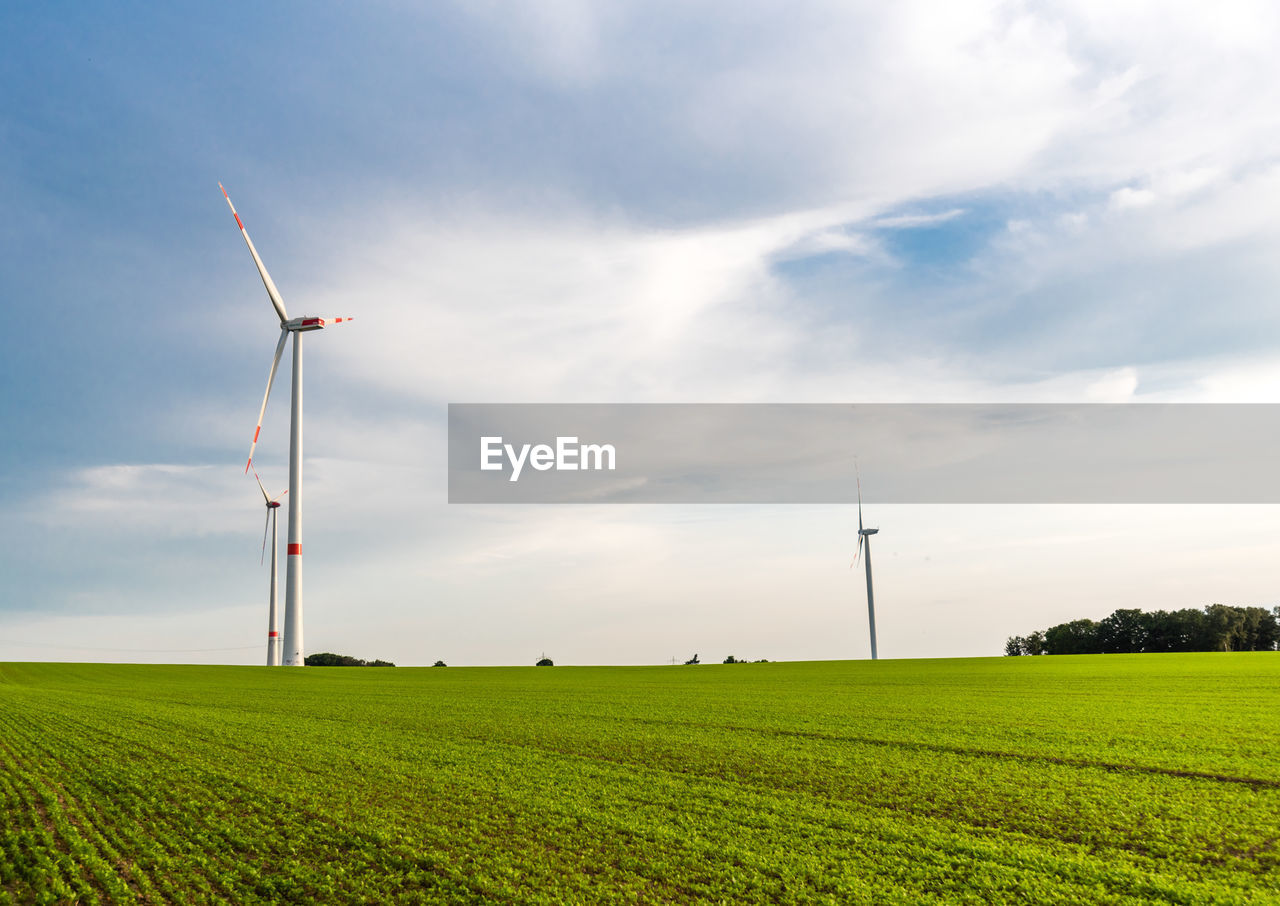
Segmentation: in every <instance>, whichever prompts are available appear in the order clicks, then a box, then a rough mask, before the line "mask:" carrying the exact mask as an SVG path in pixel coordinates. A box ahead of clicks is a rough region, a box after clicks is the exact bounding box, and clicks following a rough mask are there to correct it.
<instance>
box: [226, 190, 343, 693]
mask: <svg viewBox="0 0 1280 906" xmlns="http://www.w3.org/2000/svg"><path fill="white" fill-rule="evenodd" d="M218 188H219V189H222V197H223V198H225V199H226V200H227V207H229V208H231V216H233V217H235V219H236V226H238V227H240V235H241V236H243V237H244V242H245V245H247V246H249V254H250V255H252V256H253V263H254V264H255V265H257V267H258V276H260V277H261V278H262V285H263V286H265V287H266V289H267V296H268V297H269V298H270V299H271V304H272V306H274V308H275V310H276V315H277V316H279V318H280V342H278V343H276V354H275V358H273V359H272V360H271V371H270V373H269V374H268V375H267V392H266V393H264V394H263V396H262V408H261V409H260V410H258V426H257V427H256V428H254V429H253V442H252V443H251V444H250V445H249V461H248V462H247V463H245V467H244V470H245V472H246V473H247V472H248V471H249V468H250V466H252V465H253V451H254V448H255V447H257V445H258V434H259V432H261V431H262V417H263V415H264V414H266V411H267V400H268V399H270V398H271V384H272V383H273V382H274V381H275V379H276V368H278V367H279V365H280V354H281V353H282V352H284V342H285V340H287V339H288V338H289V334H293V401H292V405H291V407H290V414H289V547H288V549H287V552H286V553H287V556H286V558H285V580H284V650H283V656H284V657H283V662H284V666H286V667H301V666H303V664H304V663H305V661H304V656H303V647H302V335H303V334H304V333H306V332H307V331H309V330H322V329H323V328H324V327H325V326H326V325H328V324H341V323H342V322H343V321H350V320H351V318H316V317H306V318H292V319H290V317H289V315H288V313H286V312H285V308H284V300H283V299H282V298H280V291H279V290H278V289H276V285H275V283H274V282H272V280H271V275H270V274H268V273H267V268H266V265H264V264H263V263H262V259H261V258H259V257H258V250H257V249H255V248H254V247H253V240H252V239H250V238H249V231H248V230H246V229H245V228H244V224H243V223H242V222H241V221H240V215H239V214H237V213H236V206H235V205H233V204H232V203H231V196H230V195H228V194H227V190H226V189H225V188H223V186H222V183H218Z"/></svg>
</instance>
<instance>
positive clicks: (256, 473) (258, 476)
mask: <svg viewBox="0 0 1280 906" xmlns="http://www.w3.org/2000/svg"><path fill="white" fill-rule="evenodd" d="M249 461H250V462H252V461H253V460H252V459H250V460H249ZM253 477H254V478H255V479H257V481H258V490H259V491H261V492H262V499H263V500H264V501H266V502H267V503H270V502H271V498H270V497H268V496H267V489H266V488H264V487H263V486H262V476H261V475H259V474H258V470H257V469H254V470H253Z"/></svg>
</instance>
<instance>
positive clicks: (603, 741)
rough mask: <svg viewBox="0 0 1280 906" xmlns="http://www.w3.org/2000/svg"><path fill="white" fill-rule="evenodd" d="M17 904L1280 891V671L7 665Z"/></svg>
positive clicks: (1, 898) (1028, 665)
mask: <svg viewBox="0 0 1280 906" xmlns="http://www.w3.org/2000/svg"><path fill="white" fill-rule="evenodd" d="M0 800H2V801H3V819H4V820H3V822H2V823H0V902H4V903H9V902H18V903H28V902H49V903H51V902H77V901H78V902H84V903H92V902H149V903H184V902H296V903H312V902H367V903H383V902H397V901H398V902H406V903H416V902H424V901H439V902H475V903H481V902H486V903H487V902H546V903H562V902H569V903H583V902H586V903H591V902H608V901H617V902H634V903H641V902H643V903H650V902H681V903H683V902H694V901H709V902H744V901H767V902H832V903H863V902H865V903H892V902H900V903H921V902H963V903H997V902H1027V903H1052V902H1061V903H1081V902H1097V903H1137V902H1169V903H1277V902H1280V842H1278V839H1277V838H1278V837H1280V654H1275V653H1258V654H1190V655H1098V656H1084V657H1053V658H1049V657H1040V658H1025V657H1024V658H991V659H971V660H934V661H880V662H878V663H871V662H866V661H861V662H831V663H794V664H746V665H702V666H696V667H670V666H663V667H580V668H574V667H554V668H543V669H538V668H533V667H528V668H469V669H468V668H457V667H449V668H443V669H439V668H437V669H432V668H422V669H405V668H396V669H390V668H387V669H370V668H345V669H344V668H324V669H317V668H308V669H303V670H290V669H274V670H270V669H267V668H264V667H178V666H118V665H80V664H0Z"/></svg>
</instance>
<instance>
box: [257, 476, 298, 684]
mask: <svg viewBox="0 0 1280 906" xmlns="http://www.w3.org/2000/svg"><path fill="white" fill-rule="evenodd" d="M253 477H254V478H256V479H257V480H258V489H259V490H260V491H262V499H263V501H265V502H266V504H267V524H266V525H264V526H263V527H262V553H263V556H266V553H267V532H268V531H270V532H271V605H270V607H269V608H268V610H267V666H268V667H279V666H280V633H279V632H278V631H277V630H278V629H279V621H278V620H277V619H276V587H277V586H278V585H279V583H278V582H277V581H276V554H277V552H278V551H279V550H280V538H279V536H278V535H277V534H276V510H278V509H280V498H281V497H283V496H284V495H285V494H288V493H289V491H288V490H287V489H286V490H284V491H281V492H280V493H279V494H277V495H276V496H275V497H272V496H271V495H269V494H268V493H267V489H266V488H264V487H263V486H262V479H261V478H260V477H259V476H258V470H257V469H254V470H253ZM258 562H259V563H261V562H262V561H261V560H259V561H258Z"/></svg>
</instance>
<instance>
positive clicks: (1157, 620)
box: [1004, 604, 1280, 656]
mask: <svg viewBox="0 0 1280 906" xmlns="http://www.w3.org/2000/svg"><path fill="white" fill-rule="evenodd" d="M1278 643H1280V607H1274V608H1272V609H1271V610H1267V609H1266V608H1264V607H1233V606H1231V605H1229V604H1210V605H1208V606H1207V607H1205V608H1204V609H1203V610H1195V609H1194V608H1187V609H1185V610H1172V611H1171V610H1157V611H1155V612H1153V613H1145V612H1143V611H1141V610H1137V609H1131V610H1125V609H1121V610H1117V611H1116V612H1115V613H1113V614H1111V616H1109V617H1107V618H1106V619H1103V620H1099V621H1094V620H1072V621H1071V622H1070V623H1059V624H1058V625H1057V626H1051V627H1049V628H1048V629H1046V630H1044V631H1043V632H1040V631H1036V632H1033V633H1031V634H1030V635H1026V636H1017V635H1015V636H1012V637H1010V638H1009V640H1008V641H1006V642H1005V645H1004V653H1005V654H1006V655H1010V656H1016V655H1027V654H1032V655H1034V654H1129V653H1138V652H1160V651H1274V650H1275V649H1276V647H1277V644H1278Z"/></svg>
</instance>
